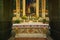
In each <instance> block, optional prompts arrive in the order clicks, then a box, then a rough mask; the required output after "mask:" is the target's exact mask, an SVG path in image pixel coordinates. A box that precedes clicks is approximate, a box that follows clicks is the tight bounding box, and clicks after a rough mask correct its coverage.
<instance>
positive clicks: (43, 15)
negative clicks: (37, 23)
mask: <svg viewBox="0 0 60 40" xmlns="http://www.w3.org/2000/svg"><path fill="white" fill-rule="evenodd" d="M45 10H46V0H42V17H43V18H44V19H45Z"/></svg>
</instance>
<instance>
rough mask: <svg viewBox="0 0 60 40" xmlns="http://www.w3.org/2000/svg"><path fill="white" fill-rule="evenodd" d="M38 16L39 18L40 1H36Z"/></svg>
mask: <svg viewBox="0 0 60 40" xmlns="http://www.w3.org/2000/svg"><path fill="white" fill-rule="evenodd" d="M36 16H37V17H39V0H36Z"/></svg>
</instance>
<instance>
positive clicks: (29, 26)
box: [12, 22, 49, 38]
mask: <svg viewBox="0 0 60 40" xmlns="http://www.w3.org/2000/svg"><path fill="white" fill-rule="evenodd" d="M12 29H13V30H15V32H16V35H15V37H16V38H18V37H39V38H46V37H47V36H46V34H47V33H48V30H49V24H43V23H40V22H31V23H29V22H28V23H27V22H26V23H21V24H13V27H12Z"/></svg>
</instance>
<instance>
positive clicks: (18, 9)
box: [16, 0, 20, 18]
mask: <svg viewBox="0 0 60 40" xmlns="http://www.w3.org/2000/svg"><path fill="white" fill-rule="evenodd" d="M16 13H17V15H16V17H17V18H19V17H20V0H16Z"/></svg>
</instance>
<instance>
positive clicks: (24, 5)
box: [23, 0, 26, 16]
mask: <svg viewBox="0 0 60 40" xmlns="http://www.w3.org/2000/svg"><path fill="white" fill-rule="evenodd" d="M25 2H26V0H23V16H25V7H26V3H25Z"/></svg>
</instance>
